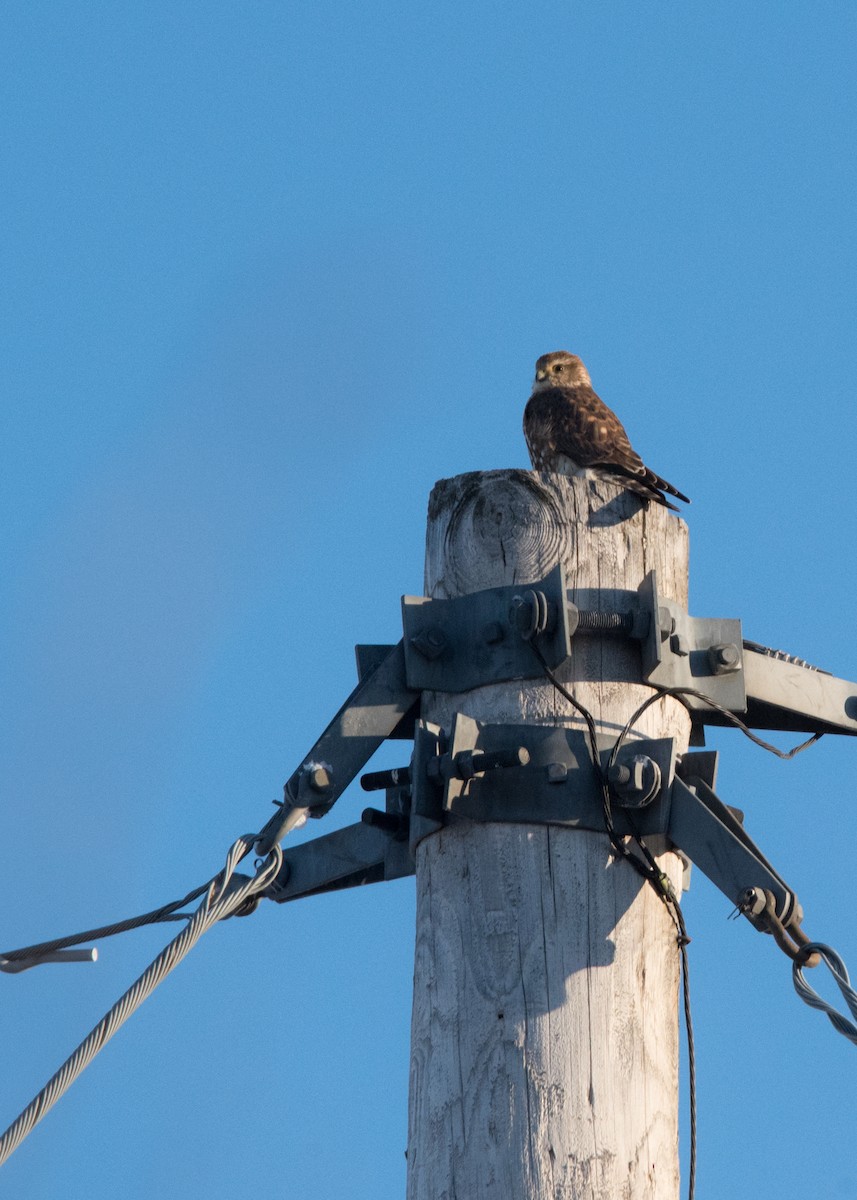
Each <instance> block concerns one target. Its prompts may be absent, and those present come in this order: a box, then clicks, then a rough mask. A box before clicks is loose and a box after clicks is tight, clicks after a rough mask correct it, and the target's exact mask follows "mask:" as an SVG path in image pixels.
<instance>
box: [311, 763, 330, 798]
mask: <svg viewBox="0 0 857 1200" xmlns="http://www.w3.org/2000/svg"><path fill="white" fill-rule="evenodd" d="M307 782H308V783H309V786H310V787H311V788H312V790H313V791H314V792H326V791H327V789H328V788H329V787H330V783H331V779H330V772H329V771H328V769H327V767H313V768H312V769H311V770H310V771H309V772H308V774H307Z"/></svg>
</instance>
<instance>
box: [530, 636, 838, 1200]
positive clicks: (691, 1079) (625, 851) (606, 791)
mask: <svg viewBox="0 0 857 1200" xmlns="http://www.w3.org/2000/svg"><path fill="white" fill-rule="evenodd" d="M530 645H531V646H532V648H533V652H534V654H535V656H536V658H537V659H538V660H539V662H540V663H541V665H542V669H543V670H544V672H545V675H546V676H547V678H548V679H549V680H550V682H551V683H552V684H553V686H554V687H555V688H556V690H557V691H558V692H559V694H560V695H561V696H562V697H563V698H564V699H565V700H567V701H568V702H569V704H570V705H571V706H572V708H574V709H575V710H576V711H577V712H578V713H580V715H581V716H582V717H583V719H584V721H585V722H586V727H587V730H588V733H589V743H590V749H591V752H592V762H593V766H594V768H595V775H596V778H597V780H598V787H599V791H600V792H601V797H602V807H603V811H604V824H605V828H606V832H607V835H608V837H609V838H610V842H611V844H612V846H613V847H614V849H615V850H616V851H617V853H619V854H620V855H621V857H622V858H624V859H625V860H626V861H627V862H629V863H630V865H631V866H632V867H633V868H634V869H635V870H636V871H637V872H638V873H639V874H640V875H642V876H643V878H644V879H646V880H648V882H649V883H650V884H651V885H652V887H653V888H654V890H655V892H656V893H657V895H658V896H659V897H660V898H661V900H662V901H663V903H664V906H665V907H666V910H667V912H668V913H669V914H670V917H671V919H672V922H673V924H674V925H675V927H676V932H677V935H678V936H677V938H676V941H677V942H678V948H679V955H680V958H681V982H682V1002H683V1007H684V1024H685V1032H686V1036H687V1074H688V1107H689V1110H690V1162H689V1166H688V1185H687V1197H688V1200H694V1196H695V1195H696V1141H697V1119H696V1046H695V1042H694V1037H693V1020H692V1016H691V1007H690V975H689V964H688V955H687V947H688V943H689V942H690V937H689V936H688V932H687V926H686V924H685V920H684V914H683V913H682V911H681V905H680V904H679V902H678V897H677V896H676V894H675V891H674V890H673V886H672V883H671V882H670V879H669V877H668V876H667V875H666V873H665V872H664V871H662V870H661V868H660V867H659V865H658V862H657V860H656V859H655V857H654V855H653V854H652V852H651V850H650V849H649V847H648V846H647V845H646V843H645V842H644V841H643V839H642V837H641V836H640V835H639V834H638V833H637V832H636V831H633V821H632V819H631V817H630V814H628V813H626V818H627V819H628V823H629V824H630V825H631V828H632V831H633V832H632V837H633V839H634V842H635V843H636V845H637V847H638V848H639V850H640V853H641V854H642V855H643V857H644V858H645V860H646V861H645V862H642V861H641V860H640V859H639V858H638V857H637V855H636V854H634V853H632V852H631V850H630V849H629V848H628V846H627V845H626V843H625V841H624V840H623V838H621V837H620V836H619V835H618V834H617V833H616V830H615V828H614V826H613V811H612V802H611V797H610V784H609V781H608V778H607V775H606V773H605V771H604V769H603V767H602V766H601V757H600V754H599V751H598V733H597V730H596V726H595V718H594V717H593V715H592V713H591V712H590V711H589V709H588V708H587V707H586V706H585V705H584V704H581V702H580V701H579V700H578V699H577V698H576V697H575V696H574V695H573V694H572V693H571V692H570V691H569V689H568V688H567V687H566V686H565V684H564V683H562V681H561V680H559V679H557V677H556V675H555V674H554V672H553V671H552V670H551V668H550V666H549V665H548V663H547V660H546V659H545V657H544V655H543V654H542V652H541V650H540V649H539V647H538V646H537V645H536V643H535V641H531V642H530ZM672 691H675V692H678V691H684V692H686V693H690V694H691V695H696V696H700V693H698V692H694V691H693V689H692V688H686V689H678V688H676V689H669V690H665V691H658V692H656V693H655V694H654V696H649V697H648V698H647V700H646V701H645V703H644V704H642V705H641V706H640V707H639V708H638V709H637V711H636V712H635V713H634V715H633V716H632V717H631V720H630V721H629V722H628V723H627V725H626V726H625V728H624V729H623V730H622V732H621V733H620V734H619V737H618V739H617V741H616V744H615V745H614V747H613V749H612V750H611V752H610V764H611V765H612V764H613V763H614V762H615V761H616V756H617V754H618V752H619V749H620V747H621V745H622V742H623V741H624V739H625V737H627V735H628V732H629V731H630V729H631V728H632V726H633V724H634V722H635V721H636V720H638V718H639V716H640V714H641V713H642V712H645V710H646V709H647V708H648V707H649V705H650V704H652V703H653V702H654V701H655V700H657V699H659V697H660V696H661V695H665V694H670V693H671V692H672ZM677 698H678V697H677ZM703 698H704V697H703ZM716 707H718V708H719V707H720V706H719V705H717V706H716ZM723 711H724V712H728V710H723ZM729 715H732V714H729ZM736 723H737V724H739V725H743V723H742V722H740V721H737V718H736ZM743 728H744V729H745V731H746V732H747V733H749V730H747V729H746V726H743ZM750 736H751V737H753V735H752V734H750ZM820 736H821V735H820V734H819V735H816V736H815V737H813V738H811V739H810V741H809V742H807V743H805V745H810V744H811V742H812V741H817V739H818V737H820ZM753 740H754V741H757V742H759V743H760V744H761V745H765V746H766V747H767V748H768V749H771V750H773V751H774V752H775V753H780V754H782V752H781V751H777V749H776V747H774V746H770V747H768V746H767V743H763V742H761V739H759V738H756V737H753ZM804 748H805V746H799V747H797V748H796V749H795V750H794V751H792V755H793V754H797V753H798V751H799V750H802V749H804ZM792 755H785V754H783V755H782V756H783V757H791V756H792Z"/></svg>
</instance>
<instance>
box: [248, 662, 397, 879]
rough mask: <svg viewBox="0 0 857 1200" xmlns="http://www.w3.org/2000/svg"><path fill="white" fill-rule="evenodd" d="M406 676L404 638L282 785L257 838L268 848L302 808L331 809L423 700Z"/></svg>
mask: <svg viewBox="0 0 857 1200" xmlns="http://www.w3.org/2000/svg"><path fill="white" fill-rule="evenodd" d="M419 699H420V694H419V692H418V691H415V690H414V689H413V688H410V687H409V686H408V684H407V682H406V680H405V656H404V650H403V647H402V643H401V642H399V643H398V645H396V646H394V647H393V648H392V649H391V650H390V651H389V653H388V654H386V655H385V656H384V657H383V658H382V659H381V660H380V661H379V662H378V663H377V665H376V666H375V667H374V668H373V669H371V670H370V671H369V672H368V673H367V674H366V675H364V677H363V678H362V679H361V680H360V682H359V683H358V685H357V687H356V688H355V689H354V691H353V692H352V693H351V695H350V696H349V697H348V699H347V700H346V701H345V703H344V704H343V706H342V707H341V708H340V710H339V712H338V713H337V714H336V716H335V717H334V718H333V720H332V721H331V722H330V724H329V725H328V727H327V729H325V731H324V733H323V734H322V735H321V737H320V738H319V739H318V741H317V742H316V743H315V745H314V746H313V747H312V749H311V750H310V751H309V753H308V754H307V755H306V757H305V758H304V760H303V763H302V764H301V766H299V767H298V769H297V770H296V771H295V772H294V774H293V775H292V776H291V778H290V779H289V780H288V782H287V783H286V785H285V788H284V796H285V799H284V803H283V806H282V808H280V810H279V811H278V812H277V814H276V816H274V817H272V818H271V820H270V821H268V823H267V825H266V826H265V827H264V829H263V830H262V832H261V833H260V835H259V838H258V840H257V842H256V847H255V849H256V853H257V854H260V855H262V854H267V853H268V852H269V851H270V849H271V847H272V846H275V845H276V844H277V842H279V840H280V838H281V837H283V835H284V834H285V833H286V832H287V830H288V829H289V828H291V827H293V825H294V814H295V811H296V810H298V811H300V812H305V813H306V814H307V816H310V817H323V816H324V814H325V813H327V812H329V811H330V809H331V808H332V807H333V805H334V804H335V803H336V801H337V800H338V799H339V797H340V796H341V795H342V793H343V792H344V791H345V789H346V788H347V787H348V785H349V784H350V783H351V781H352V780H353V779H354V777H355V776H356V775H357V774H358V772H359V771H360V770H361V769H362V768H363V767H364V766H365V765H366V763H367V762H368V761H369V759H370V758H371V757H372V755H373V754H374V753H375V751H376V750H377V749H378V747H379V746H380V745H381V743H382V742H383V741H385V739H386V738H388V737H390V735H391V734H392V733H393V732H394V731H395V730H396V729H397V727H398V726H399V725H400V724H401V723H402V721H403V720H404V719H405V718H406V717H408V715H409V714H410V713H411V712H412V711H415V710H416V708H417V706H418V705H419Z"/></svg>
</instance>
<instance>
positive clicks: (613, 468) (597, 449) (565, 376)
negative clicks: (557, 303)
mask: <svg viewBox="0 0 857 1200" xmlns="http://www.w3.org/2000/svg"><path fill="white" fill-rule="evenodd" d="M524 437H525V438H526V440H527V449H528V450H529V452H530V459H531V460H532V464H533V469H534V470H535V471H552V472H553V473H554V474H557V475H582V476H583V477H584V478H587V479H607V480H609V481H610V482H611V483H616V484H618V485H619V487H622V488H625V489H626V490H627V491H629V492H633V493H634V494H635V495H637V496H640V497H642V499H643V500H644V501H646V507H648V502H649V501H650V500H654V501H656V502H657V503H658V504H663V505H665V506H666V507H667V508H671V509H672V510H673V512H678V511H679V509H678V508H677V507H676V506H675V504H671V503H670V501H669V500H667V497H666V495H664V493H667V494H668V495H670V496H675V498H676V499H677V500H683V501H684V502H685V503H686V504H690V501H689V500H688V498H687V496H685V495H684V493H683V492H680V491H679V490H678V488H676V487H673V485H672V484H671V483H667V481H666V480H665V479H662V478H661V477H660V475H656V474H655V472H654V471H651V470H650V469H649V468H648V467H647V466H646V465H645V464H644V463H643V460H642V459H641V458H640V456H639V454H637V453H636V451H635V450H634V449H633V448H632V446H631V443H630V441H629V440H628V435H627V433H626V432H625V429H624V426H623V425H622V422H621V421H620V420H619V418H618V417H617V416H616V414H615V413H614V412H613V411H612V410H611V409H609V408H608V407H607V405H606V404H605V403H604V401H603V400H601V398H600V397H599V396H598V395H597V394H596V392H595V390H594V389H593V387H592V380H591V379H590V378H589V372H588V371H587V369H586V367H585V366H584V365H583V363H582V361H581V360H580V359H579V358H578V357H577V355H576V354H569V353H568V351H567V350H554V351H553V352H552V353H550V354H543V355H542V356H541V358H540V359H539V360H538V361H537V363H536V377H535V380H534V381H533V391H532V395H531V396H530V398H529V400H528V401H527V406H526V408H525V409H524Z"/></svg>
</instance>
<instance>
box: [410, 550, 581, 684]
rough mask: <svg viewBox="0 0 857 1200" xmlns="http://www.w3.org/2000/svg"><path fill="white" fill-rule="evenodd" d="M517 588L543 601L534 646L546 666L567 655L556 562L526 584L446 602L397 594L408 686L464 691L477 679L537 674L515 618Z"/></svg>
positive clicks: (562, 576) (565, 613)
mask: <svg viewBox="0 0 857 1200" xmlns="http://www.w3.org/2000/svg"><path fill="white" fill-rule="evenodd" d="M525 594H531V595H533V596H538V597H540V602H543V603H544V612H543V618H544V620H543V627H542V628H541V629H539V630H538V632H539V649H540V650H541V652H542V654H543V655H544V657H545V660H546V661H547V663H548V665H549V666H550V667H551V668H555V667H558V666H559V665H560V664H561V663H563V662H565V660H566V659H567V658H568V656H569V654H570V653H571V634H572V630H571V628H570V626H569V610H568V604H567V591H566V586H565V573H564V571H563V568H562V565H561V564H557V566H556V567H554V569H553V570H552V571H551V572H550V574H549V575H546V576H545V578H544V579H541V580H539V581H538V582H536V583H533V584H528V585H523V586H522V585H520V584H519V585H517V586H511V587H497V588H488V589H486V590H485V591H481V592H471V593H470V594H469V595H467V596H457V597H456V598H455V599H451V600H430V599H428V598H427V597H426V596H403V597H402V622H403V625H404V630H405V638H404V650H405V672H406V678H407V682H408V687H410V688H413V689H414V690H415V691H441V692H467V691H470V690H471V689H472V688H475V687H481V686H482V685H483V684H485V683H499V682H502V681H503V680H508V679H527V678H530V677H532V676H535V675H538V674H539V673H540V672H541V667H540V666H539V663H538V660H537V659H536V657H535V655H534V654H533V651H532V649H531V647H530V646H529V645H528V644H527V636H526V631H524V632H523V633H522V631H521V629H520V627H519V625H518V623H517V619H516V617H517V608H519V607H520V604H519V605H516V604H515V601H516V600H520V599H521V598H522V597H523V596H524V595H525Z"/></svg>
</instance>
